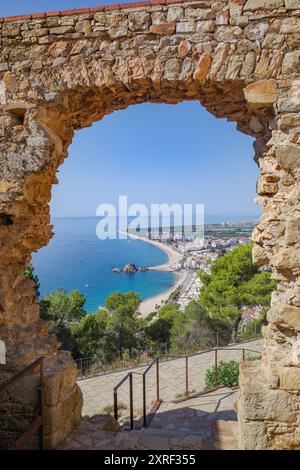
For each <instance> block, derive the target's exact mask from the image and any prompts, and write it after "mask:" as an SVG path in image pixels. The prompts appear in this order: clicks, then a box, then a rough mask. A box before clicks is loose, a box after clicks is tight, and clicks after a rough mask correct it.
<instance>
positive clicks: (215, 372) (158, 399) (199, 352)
mask: <svg viewBox="0 0 300 470" xmlns="http://www.w3.org/2000/svg"><path fill="white" fill-rule="evenodd" d="M223 350H225V351H242V358H243V360H245V352H246V351H249V352H252V353H256V354H261V353H260V352H259V351H257V350H254V349H250V348H240V347H235V346H234V345H233V346H232V347H230V346H227V347H226V346H225V347H215V348H209V349H206V350H204V351H198V352H195V353H191V354H186V355H167V356H164V357H170V358H172V359H185V394H184V395H185V396H184V398H183V399H181V400H186V399H188V398H189V397H192V396H195V394H192V395H191V394H190V391H189V358H190V357H194V356H198V355H202V354H207V353H210V352H213V353H214V355H215V361H214V363H215V364H214V389H215V388H218V351H223ZM161 359H162V358H160V357H159V356H158V357H156V358H155V359H153V361H152V362H151V363H150V364H149V365H148V366H147V367H146V369H145V370H144V372H142V373H139V372H135V371H132V372H129V373H128V374H127V375H126V376H125V377H123V379H122V380H120V382H119V383H118V384H117V385H116V386H115V387H114V417H115V419H116V420H117V421H118V395H117V393H118V389H119V387H120V386H121V385H122V384H123V383H124V382H125V381H126V380H127V379H128V378H129V394H130V429H133V381H132V377H133V374H135V375H141V376H142V380H143V426H144V427H147V426H149V424H150V422H151V420H152V417H153V416H154V414H155V412H156V411H157V409H158V407H159V406H160V404H161V399H160V388H159V361H161ZM154 364H156V401H155V402H154V404H153V406H152V409H151V410H150V414H149V419H148V420H147V404H146V398H147V397H146V376H147V373H148V372H149V370H150V369H151V368H152V367H153V366H154ZM207 391H209V390H207ZM200 393H204V392H200ZM181 400H180V401H181Z"/></svg>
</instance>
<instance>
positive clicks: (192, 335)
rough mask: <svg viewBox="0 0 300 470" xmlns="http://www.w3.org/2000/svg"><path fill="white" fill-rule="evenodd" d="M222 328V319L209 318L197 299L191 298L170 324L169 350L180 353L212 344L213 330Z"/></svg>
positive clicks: (213, 338) (214, 336)
mask: <svg viewBox="0 0 300 470" xmlns="http://www.w3.org/2000/svg"><path fill="white" fill-rule="evenodd" d="M224 328H225V322H224V320H222V319H214V318H211V317H210V315H209V313H208V311H207V310H206V308H205V307H204V306H203V305H202V304H201V303H200V302H199V301H197V300H192V301H191V302H189V303H188V305H187V306H186V308H185V311H184V312H183V313H182V314H181V315H180V316H179V317H177V318H176V319H175V321H174V323H173V325H172V329H171V332H170V343H171V350H172V351H173V352H174V353H177V352H179V353H180V352H183V351H185V350H186V351H188V350H193V349H203V348H207V347H210V346H214V345H215V338H216V335H215V332H216V331H217V330H220V329H224Z"/></svg>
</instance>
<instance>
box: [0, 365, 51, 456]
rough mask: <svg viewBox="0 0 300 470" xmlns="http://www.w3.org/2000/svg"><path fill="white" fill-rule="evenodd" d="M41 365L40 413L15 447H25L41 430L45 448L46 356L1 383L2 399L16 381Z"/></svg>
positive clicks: (41, 440) (18, 448) (41, 442)
mask: <svg viewBox="0 0 300 470" xmlns="http://www.w3.org/2000/svg"><path fill="white" fill-rule="evenodd" d="M38 367H39V374H40V377H39V394H40V400H39V414H38V415H37V416H35V417H34V418H33V420H32V421H31V423H30V425H29V426H28V428H27V429H26V431H24V432H23V433H22V435H21V436H20V437H19V438H18V439H17V441H16V442H15V444H14V446H13V449H14V450H21V449H24V447H25V446H26V444H27V443H28V442H29V441H30V440H31V439H32V438H33V436H34V435H35V434H36V433H37V432H38V431H40V448H41V449H44V448H45V381H44V357H39V358H38V359H36V360H35V361H34V362H32V364H30V365H29V366H27V367H25V368H24V369H23V370H21V371H20V372H18V373H17V374H16V375H14V376H13V377H12V378H11V379H9V380H8V381H7V382H5V383H3V384H2V385H0V400H3V399H4V398H5V396H6V393H7V392H9V391H10V390H11V389H13V387H14V386H15V385H16V383H18V382H20V380H22V379H23V378H24V377H25V376H27V375H29V374H31V373H32V371H33V370H35V369H36V368H38Z"/></svg>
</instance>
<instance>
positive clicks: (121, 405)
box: [102, 402, 127, 415]
mask: <svg viewBox="0 0 300 470" xmlns="http://www.w3.org/2000/svg"><path fill="white" fill-rule="evenodd" d="M126 408H127V407H126V405H125V404H124V403H122V402H119V403H118V411H119V410H126ZM102 412H103V413H104V414H107V415H110V414H113V412H114V405H106V406H104V408H102Z"/></svg>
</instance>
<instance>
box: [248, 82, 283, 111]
mask: <svg viewBox="0 0 300 470" xmlns="http://www.w3.org/2000/svg"><path fill="white" fill-rule="evenodd" d="M244 95H245V98H246V100H247V102H248V103H249V105H250V106H251V107H253V108H260V107H271V106H273V104H274V102H275V101H276V99H277V90H276V81H275V80H274V79H269V80H260V81H258V82H254V83H251V84H250V85H248V86H247V87H246V88H244Z"/></svg>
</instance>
